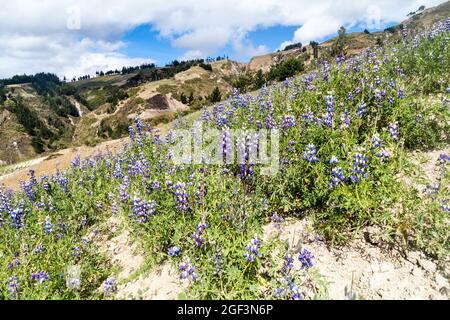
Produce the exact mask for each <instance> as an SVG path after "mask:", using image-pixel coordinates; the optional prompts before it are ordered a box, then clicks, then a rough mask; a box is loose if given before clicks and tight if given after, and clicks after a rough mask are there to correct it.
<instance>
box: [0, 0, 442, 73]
mask: <svg viewBox="0 0 450 320" xmlns="http://www.w3.org/2000/svg"><path fill="white" fill-rule="evenodd" d="M441 2H442V1H441V0H361V1H354V0H316V1H314V2H311V1H309V0H259V1H254V0H227V1H214V0H208V1H205V0H171V1H167V0H151V1H149V0H128V1H122V0H108V1H104V0H65V1H60V0H15V1H4V2H2V10H1V11H0V39H1V40H2V41H0V77H5V76H10V75H12V74H15V73H24V72H27V73H31V72H37V71H44V70H45V71H51V72H56V73H57V74H58V75H61V76H62V75H66V76H73V75H75V74H77V75H83V74H85V73H89V72H92V70H94V69H95V68H97V67H100V66H105V67H106V69H108V68H116V67H120V66H119V65H120V64H124V65H133V64H139V63H142V62H148V61H150V60H151V59H149V58H148V57H142V58H129V57H127V56H126V55H124V54H121V53H120V52H121V49H123V48H124V46H126V44H125V43H122V42H121V41H120V39H121V38H122V36H123V35H124V33H125V32H127V31H129V30H132V29H133V28H135V27H136V26H139V25H142V24H147V25H151V26H152V28H153V29H154V30H157V31H158V32H159V34H160V36H161V37H163V38H165V39H167V40H168V41H169V42H170V43H171V44H172V45H173V46H174V47H177V48H181V49H184V50H185V53H184V55H183V57H186V58H193V57H204V56H206V55H209V54H214V53H215V52H216V51H220V50H221V49H223V48H224V47H226V46H228V45H230V46H231V48H233V49H234V51H235V56H236V57H246V56H249V55H255V54H261V53H265V52H267V51H268V48H267V47H265V46H254V45H253V44H252V43H251V41H250V40H249V39H248V38H247V35H248V34H249V32H251V31H255V30H257V29H258V28H266V27H270V26H274V25H285V26H295V27H298V29H297V30H296V31H295V33H294V34H293V35H292V37H291V38H290V39H286V41H289V42H298V41H301V42H308V41H310V40H320V39H321V38H323V37H325V36H327V35H330V34H332V33H334V32H335V31H336V30H337V28H338V27H339V26H340V25H344V26H347V27H348V26H352V25H361V26H367V27H369V28H371V29H372V28H377V26H379V27H381V26H384V25H385V24H386V23H387V22H391V21H401V20H403V19H404V17H405V15H406V14H407V13H408V12H410V11H412V10H415V9H417V8H418V7H419V6H420V5H422V4H423V5H426V6H427V7H429V6H433V5H436V4H438V3H441ZM148 41H152V39H148ZM285 43H288V42H285ZM122 52H123V50H122ZM150 55H151V53H150Z"/></svg>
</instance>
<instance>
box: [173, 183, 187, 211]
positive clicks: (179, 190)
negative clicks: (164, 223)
mask: <svg viewBox="0 0 450 320" xmlns="http://www.w3.org/2000/svg"><path fill="white" fill-rule="evenodd" d="M172 190H173V194H174V195H175V201H176V202H177V205H176V208H177V209H178V210H181V211H187V210H189V208H190V207H191V206H190V204H189V195H188V193H187V191H186V183H184V182H180V181H179V182H177V183H176V184H175V185H174V186H173V187H172Z"/></svg>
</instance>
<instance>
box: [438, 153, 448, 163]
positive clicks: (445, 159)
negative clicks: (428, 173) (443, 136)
mask: <svg viewBox="0 0 450 320" xmlns="http://www.w3.org/2000/svg"><path fill="white" fill-rule="evenodd" d="M437 161H438V162H439V163H440V164H444V163H446V162H450V155H446V154H445V153H441V154H440V155H439V157H438V159H437Z"/></svg>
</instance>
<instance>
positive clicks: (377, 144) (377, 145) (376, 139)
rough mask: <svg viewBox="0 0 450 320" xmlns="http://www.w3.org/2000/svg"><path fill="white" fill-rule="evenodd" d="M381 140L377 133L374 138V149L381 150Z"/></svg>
mask: <svg viewBox="0 0 450 320" xmlns="http://www.w3.org/2000/svg"><path fill="white" fill-rule="evenodd" d="M381 142H383V140H381V138H380V135H379V134H378V133H375V135H374V136H373V138H372V149H376V148H381Z"/></svg>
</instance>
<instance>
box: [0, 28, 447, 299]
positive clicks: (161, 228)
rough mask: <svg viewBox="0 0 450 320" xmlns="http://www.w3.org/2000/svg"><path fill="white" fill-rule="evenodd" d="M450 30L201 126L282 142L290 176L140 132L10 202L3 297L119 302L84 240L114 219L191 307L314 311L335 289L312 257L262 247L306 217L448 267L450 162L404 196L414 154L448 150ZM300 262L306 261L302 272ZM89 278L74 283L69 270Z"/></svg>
mask: <svg viewBox="0 0 450 320" xmlns="http://www.w3.org/2000/svg"><path fill="white" fill-rule="evenodd" d="M449 100H450V19H447V20H446V21H444V22H442V23H439V24H437V25H436V26H435V27H434V28H433V30H431V31H430V32H428V33H426V34H420V35H415V36H414V35H408V36H407V35H406V34H405V37H404V39H403V40H402V41H401V42H400V43H398V44H395V45H390V46H387V47H383V48H373V49H369V50H367V51H365V52H364V53H362V54H361V55H359V56H357V57H354V58H350V59H344V58H338V59H336V61H333V62H331V61H329V62H326V61H322V62H320V63H318V64H317V69H316V71H315V72H312V73H309V74H307V75H303V76H300V77H297V78H293V79H288V80H286V81H284V82H282V83H281V84H277V85H274V86H270V87H265V88H263V89H262V90H261V91H260V92H259V93H258V94H257V95H256V96H252V95H240V94H239V93H238V92H236V93H234V94H233V95H232V97H231V98H230V99H229V100H227V101H226V102H224V103H221V104H218V105H216V106H214V107H213V108H212V109H205V110H204V112H203V114H202V119H203V121H204V127H206V126H212V127H215V128H219V129H224V133H223V134H224V139H223V141H224V142H223V143H224V145H223V148H224V150H226V149H227V143H229V141H228V140H227V133H226V130H227V129H244V130H245V129H249V130H258V129H262V128H265V129H272V128H277V129H279V130H280V132H281V135H280V148H279V150H280V169H279V172H278V173H277V174H276V175H273V176H263V175H260V166H258V165H257V164H253V163H249V162H248V161H246V162H245V163H241V164H234V165H226V164H224V165H220V166H218V165H206V164H184V165H174V164H173V163H172V162H171V158H172V154H171V152H170V147H171V145H172V143H173V139H172V138H171V134H170V133H169V134H168V136H166V137H161V136H160V135H159V134H158V132H157V131H155V130H152V129H151V128H149V127H148V126H146V125H145V124H143V123H142V122H141V121H140V120H138V119H137V120H136V121H135V126H133V127H132V128H130V136H131V138H132V143H130V145H128V146H127V147H126V149H125V150H124V152H123V153H121V154H119V155H117V156H113V155H109V154H105V155H99V156H97V157H94V158H92V159H87V160H83V161H81V160H80V159H79V158H76V159H74V161H73V163H72V167H71V169H70V170H68V171H65V172H58V173H56V174H54V175H53V176H50V177H41V178H40V179H37V178H36V177H35V176H34V173H32V172H31V173H30V179H29V181H27V182H23V183H22V184H21V191H19V192H12V191H8V190H1V192H0V257H1V259H0V297H1V298H2V299H97V298H98V299H102V298H112V297H114V292H115V291H116V290H117V285H118V283H117V281H116V280H115V278H114V277H115V276H114V270H115V269H114V266H113V265H112V264H111V263H110V262H109V261H108V257H107V256H105V255H103V254H100V253H99V250H98V244H97V243H95V242H94V241H92V240H91V239H90V236H89V234H90V232H91V231H92V230H93V229H95V228H96V226H99V225H101V224H102V223H104V222H105V221H106V220H108V219H109V218H110V217H111V216H115V217H118V218H120V219H122V221H123V223H124V224H125V225H126V226H127V227H128V228H129V229H130V230H131V233H132V236H133V238H134V239H135V240H136V241H139V242H140V243H142V246H143V248H144V251H145V255H146V258H147V260H148V261H147V262H148V264H149V265H150V266H156V265H158V264H161V263H162V262H164V261H169V262H170V263H171V264H173V265H174V266H175V268H176V269H177V270H178V271H179V276H180V278H182V279H183V280H184V281H187V282H189V287H188V289H187V290H186V292H185V293H184V294H183V295H182V296H181V297H188V298H199V299H255V298H266V299H314V298H324V297H326V288H325V287H324V286H322V285H321V283H322V282H321V279H320V276H319V274H318V272H317V270H315V268H314V252H310V251H309V250H308V248H298V247H296V246H291V245H289V244H286V243H284V242H282V241H278V240H270V241H263V237H262V226H263V225H264V224H266V223H268V222H270V221H275V222H277V221H282V220H283V219H285V218H286V217H290V216H293V217H303V216H309V217H311V219H312V220H313V222H314V226H315V228H316V231H317V232H319V233H321V234H322V235H323V236H324V237H325V238H326V239H327V240H328V241H330V243H345V241H346V240H348V239H349V238H350V237H351V236H352V233H354V232H358V230H360V229H361V228H363V227H364V226H368V225H376V226H380V227H381V228H380V229H381V230H383V239H384V241H386V242H398V243H400V244H401V245H402V246H404V249H405V250H407V248H408V247H410V246H414V247H417V248H420V249H421V250H423V251H425V252H426V253H427V254H429V255H431V256H433V257H436V258H438V259H439V258H443V257H447V256H448V254H449V249H450V248H449V241H448V240H449V230H448V229H449V228H448V214H449V201H450V195H449V194H448V185H449V180H450V173H449V171H448V163H449V162H450V155H445V154H443V155H441V156H440V158H439V161H440V163H441V171H440V177H439V181H440V183H439V184H438V185H437V186H433V187H432V188H430V190H429V192H428V193H427V194H426V195H425V196H424V195H422V194H421V193H420V192H419V191H417V190H415V189H414V188H413V187H412V186H411V185H409V184H408V183H407V181H406V180H407V179H403V177H406V176H407V173H408V170H411V167H412V164H411V163H409V162H408V158H407V156H406V155H407V154H408V152H409V151H410V150H417V149H425V150H426V149H435V148H441V147H444V146H448V145H449V142H450V141H449V140H450V136H449V133H450V123H449V121H450V108H449ZM294 261H296V263H295V264H294ZM72 266H78V267H79V268H80V270H81V274H80V275H78V276H77V277H71V275H70V274H69V271H68V270H70V267H72Z"/></svg>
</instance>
